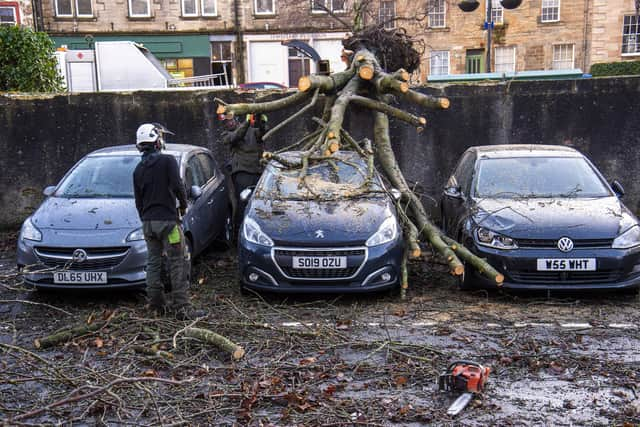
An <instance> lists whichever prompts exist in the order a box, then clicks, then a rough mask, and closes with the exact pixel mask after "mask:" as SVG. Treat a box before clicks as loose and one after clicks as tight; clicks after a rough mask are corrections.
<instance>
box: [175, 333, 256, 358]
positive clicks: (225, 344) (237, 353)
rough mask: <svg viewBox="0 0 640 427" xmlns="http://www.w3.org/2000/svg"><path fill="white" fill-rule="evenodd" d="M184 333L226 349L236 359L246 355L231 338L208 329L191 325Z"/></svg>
mask: <svg viewBox="0 0 640 427" xmlns="http://www.w3.org/2000/svg"><path fill="white" fill-rule="evenodd" d="M183 335H184V336H186V337H191V338H195V339H197V340H199V341H202V342H205V343H207V344H211V345H213V346H215V347H217V348H219V349H221V350H224V351H225V352H227V353H229V354H230V355H231V356H232V357H233V359H234V360H240V359H242V358H243V357H244V354H245V352H244V349H243V348H242V347H240V346H239V345H237V344H235V343H234V342H233V341H231V340H230V339H228V338H226V337H223V336H222V335H220V334H217V333H215V332H213V331H210V330H208V329H202V328H194V327H191V328H187V329H185V330H184V332H183Z"/></svg>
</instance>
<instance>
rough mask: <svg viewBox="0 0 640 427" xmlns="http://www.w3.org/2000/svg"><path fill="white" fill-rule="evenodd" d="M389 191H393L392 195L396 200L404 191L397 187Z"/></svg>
mask: <svg viewBox="0 0 640 427" xmlns="http://www.w3.org/2000/svg"><path fill="white" fill-rule="evenodd" d="M389 193H391V197H393V200H395V201H396V202H397V201H398V200H400V198H401V197H402V193H401V192H400V190H398V189H397V188H392V189H391V190H389Z"/></svg>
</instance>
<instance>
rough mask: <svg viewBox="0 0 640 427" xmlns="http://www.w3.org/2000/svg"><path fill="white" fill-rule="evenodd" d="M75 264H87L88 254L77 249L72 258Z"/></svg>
mask: <svg viewBox="0 0 640 427" xmlns="http://www.w3.org/2000/svg"><path fill="white" fill-rule="evenodd" d="M71 259H72V260H73V262H78V263H80V262H85V261H86V260H87V253H86V252H85V250H84V249H76V250H75V251H73V255H72V256H71Z"/></svg>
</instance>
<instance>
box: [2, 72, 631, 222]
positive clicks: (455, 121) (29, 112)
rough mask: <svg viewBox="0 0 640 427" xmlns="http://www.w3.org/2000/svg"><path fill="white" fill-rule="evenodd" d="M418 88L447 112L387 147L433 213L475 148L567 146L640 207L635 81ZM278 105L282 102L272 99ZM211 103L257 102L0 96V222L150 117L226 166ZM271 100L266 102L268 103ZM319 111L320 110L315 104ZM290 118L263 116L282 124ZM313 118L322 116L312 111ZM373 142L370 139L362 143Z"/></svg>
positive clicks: (294, 134) (280, 137)
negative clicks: (443, 103)
mask: <svg viewBox="0 0 640 427" xmlns="http://www.w3.org/2000/svg"><path fill="white" fill-rule="evenodd" d="M420 90H422V91H425V92H428V93H432V94H436V95H438V96H447V97H449V98H450V99H451V108H450V109H449V110H446V111H434V112H430V111H426V112H424V111H418V110H417V108H416V107H415V106H412V105H404V104H402V103H401V105H400V107H402V108H406V109H408V110H409V111H412V112H414V113H417V114H421V115H425V116H426V118H427V120H428V126H427V128H426V130H425V131H424V132H422V133H416V131H415V130H414V129H413V128H411V127H410V126H407V125H405V124H403V123H398V122H395V121H393V120H392V122H391V124H392V140H393V144H394V148H395V150H396V153H397V157H398V159H399V162H400V164H401V167H402V169H403V170H404V173H405V176H406V177H407V178H408V179H409V180H410V181H412V182H413V183H416V184H417V186H418V187H417V188H418V190H420V191H421V192H423V193H424V194H425V198H424V203H425V206H427V207H428V208H429V209H430V210H432V211H434V212H437V204H436V201H437V200H438V198H439V193H440V190H441V188H442V185H443V184H444V182H445V181H446V179H447V177H448V174H449V173H450V171H451V169H452V168H453V166H454V165H455V162H456V160H457V159H458V157H459V156H460V154H462V153H463V152H464V150H465V149H466V148H467V147H469V146H472V145H483V144H504V143H516V144H522V143H527V144H540V143H545V144H564V145H570V146H573V147H575V148H577V149H579V150H581V151H582V152H584V153H585V154H587V155H589V156H590V157H591V159H592V160H593V161H594V163H595V164H596V166H598V167H599V168H600V169H601V171H602V172H603V173H604V175H605V176H606V178H607V179H608V180H612V179H619V180H620V181H621V182H622V183H623V185H624V186H625V188H626V190H627V197H626V198H625V200H626V202H627V205H628V206H629V207H630V208H631V209H632V210H634V211H636V212H637V211H638V210H639V208H640V207H639V206H638V202H639V201H640V180H638V179H637V177H636V171H637V170H638V169H640V150H638V149H637V147H638V146H639V145H640V120H638V117H640V104H639V103H638V101H637V100H638V97H639V95H640V78H610V79H588V80H560V81H530V82H518V81H514V82H508V83H486V84H474V85H467V84H459V85H443V86H439V87H435V86H432V87H427V88H422V89H420ZM269 96H270V97H276V96H278V95H269ZM216 97H219V98H222V99H224V100H225V101H228V102H234V101H240V100H244V101H248V102H251V101H253V100H262V99H264V98H258V96H257V95H255V94H243V95H240V94H236V93H233V92H186V91H181V92H135V93H121V94H116V93H101V94H77V95H59V96H40V97H29V96H18V95H4V96H0V150H2V151H1V152H2V156H0V169H1V170H2V176H1V177H0V206H3V210H2V211H1V212H0V226H4V227H9V226H14V225H16V224H19V223H20V222H21V221H22V220H24V218H25V217H26V216H27V215H29V213H30V212H31V211H32V210H33V209H34V208H35V207H37V206H38V204H39V202H40V201H41V200H42V189H43V188H44V187H45V186H47V185H51V184H55V183H57V182H58V181H59V180H60V178H61V177H62V176H63V175H64V173H65V171H66V170H67V169H68V168H69V167H71V166H72V165H73V164H74V163H75V162H76V161H77V160H78V159H80V158H81V157H82V156H83V155H85V154H87V153H88V152H90V151H92V150H95V149H97V148H100V147H104V146H109V145H121V144H132V143H133V142H134V135H135V130H136V128H137V127H138V125H139V124H140V123H143V122H148V121H158V122H162V123H165V124H166V125H167V126H168V127H169V128H170V129H172V130H173V131H175V132H176V136H175V137H173V140H171V142H178V143H189V144H196V145H203V146H207V147H209V148H210V149H212V150H213V152H214V154H215V157H216V159H217V160H218V162H219V163H220V164H223V163H224V162H226V160H227V154H228V153H227V148H226V147H224V146H222V145H221V144H220V143H219V141H220V133H221V131H222V129H221V125H220V123H219V122H218V121H217V120H216V118H215V107H216V105H215V102H214V99H215V98H216ZM266 99H269V98H266ZM319 104H321V103H319ZM292 111H294V110H290V111H281V112H278V113H274V114H271V115H270V122H271V123H272V124H274V123H278V122H279V121H281V120H282V119H283V118H284V117H286V115H287V114H290V113H291V112H292ZM316 114H318V112H317V111H316ZM310 116H311V114H308V115H307V116H305V117H303V118H302V119H300V120H298V121H296V122H295V123H293V124H291V125H290V126H289V127H287V128H286V129H285V130H284V131H282V133H280V134H277V135H276V136H275V137H274V138H273V141H269V145H270V148H275V147H281V146H284V145H285V144H289V143H292V142H294V141H295V140H296V139H297V138H298V137H299V136H300V135H302V133H303V132H304V131H305V130H308V129H310V128H311V127H312V122H311V119H310ZM346 127H348V128H349V129H350V130H351V132H352V133H353V134H354V136H358V137H361V136H365V135H367V134H368V132H369V131H370V129H371V115H370V114H368V113H367V112H363V111H358V110H356V109H354V110H352V111H351V112H350V114H348V116H347V118H346ZM369 136H370V135H369Z"/></svg>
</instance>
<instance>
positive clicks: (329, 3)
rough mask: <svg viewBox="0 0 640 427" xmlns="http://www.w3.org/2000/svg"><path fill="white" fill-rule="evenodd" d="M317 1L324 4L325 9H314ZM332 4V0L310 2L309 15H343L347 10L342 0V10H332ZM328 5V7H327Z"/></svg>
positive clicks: (313, 0)
mask: <svg viewBox="0 0 640 427" xmlns="http://www.w3.org/2000/svg"><path fill="white" fill-rule="evenodd" d="M318 1H321V2H323V3H324V7H325V8H326V9H315V8H314V6H315V5H316V4H317V3H318ZM333 2H334V0H311V13H312V14H314V15H315V14H324V13H329V12H331V13H345V12H346V11H347V9H346V8H345V5H346V3H347V2H346V0H344V1H343V2H342V9H334V8H333ZM327 4H328V6H327Z"/></svg>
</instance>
